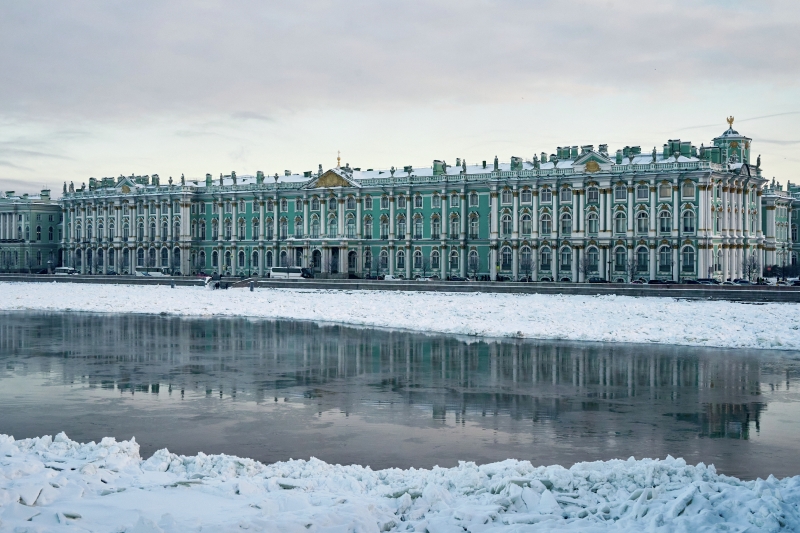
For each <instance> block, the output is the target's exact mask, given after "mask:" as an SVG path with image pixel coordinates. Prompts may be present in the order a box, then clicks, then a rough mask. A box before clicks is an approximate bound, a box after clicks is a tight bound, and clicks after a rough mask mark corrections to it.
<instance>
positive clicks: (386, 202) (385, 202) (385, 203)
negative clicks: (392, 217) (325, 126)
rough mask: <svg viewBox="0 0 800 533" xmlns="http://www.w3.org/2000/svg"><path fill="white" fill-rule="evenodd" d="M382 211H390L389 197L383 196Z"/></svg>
mask: <svg viewBox="0 0 800 533" xmlns="http://www.w3.org/2000/svg"><path fill="white" fill-rule="evenodd" d="M381 209H389V197H388V196H386V195H384V196H381Z"/></svg>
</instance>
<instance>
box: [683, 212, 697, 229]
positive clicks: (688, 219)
mask: <svg viewBox="0 0 800 533" xmlns="http://www.w3.org/2000/svg"><path fill="white" fill-rule="evenodd" d="M695 218H696V217H695V215H694V211H684V212H683V232H684V233H694V229H695V224H694V222H695Z"/></svg>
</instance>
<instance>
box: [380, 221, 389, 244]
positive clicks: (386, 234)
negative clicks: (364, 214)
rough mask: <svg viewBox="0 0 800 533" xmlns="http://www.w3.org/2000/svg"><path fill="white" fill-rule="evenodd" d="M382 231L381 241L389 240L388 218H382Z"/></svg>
mask: <svg viewBox="0 0 800 533" xmlns="http://www.w3.org/2000/svg"><path fill="white" fill-rule="evenodd" d="M380 229H381V239H382V240H384V241H385V240H386V239H388V238H389V219H388V218H386V217H385V216H384V217H381V228H380Z"/></svg>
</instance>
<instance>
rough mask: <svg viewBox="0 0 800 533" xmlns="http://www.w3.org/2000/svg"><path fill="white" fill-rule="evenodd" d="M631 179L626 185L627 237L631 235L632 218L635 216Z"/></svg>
mask: <svg viewBox="0 0 800 533" xmlns="http://www.w3.org/2000/svg"><path fill="white" fill-rule="evenodd" d="M633 189H634V186H633V180H631V183H630V184H629V185H628V213H627V215H628V238H629V239H630V238H632V237H633V223H634V218H636V211H635V210H634V200H633Z"/></svg>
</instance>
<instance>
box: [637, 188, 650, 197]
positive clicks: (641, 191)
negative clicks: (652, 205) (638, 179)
mask: <svg viewBox="0 0 800 533" xmlns="http://www.w3.org/2000/svg"><path fill="white" fill-rule="evenodd" d="M649 196H650V187H648V186H647V185H644V184H639V185H637V186H636V199H637V200H647V198H648V197H649Z"/></svg>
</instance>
